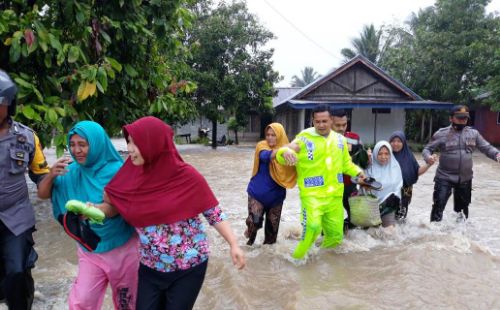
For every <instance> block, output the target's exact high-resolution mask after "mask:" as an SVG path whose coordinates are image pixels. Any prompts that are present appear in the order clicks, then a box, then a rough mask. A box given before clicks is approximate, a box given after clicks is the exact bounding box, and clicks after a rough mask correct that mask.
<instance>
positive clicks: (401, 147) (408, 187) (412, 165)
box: [389, 131, 435, 220]
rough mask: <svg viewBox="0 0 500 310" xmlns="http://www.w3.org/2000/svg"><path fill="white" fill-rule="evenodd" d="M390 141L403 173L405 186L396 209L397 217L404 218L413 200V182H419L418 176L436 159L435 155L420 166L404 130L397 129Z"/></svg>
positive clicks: (398, 218)
mask: <svg viewBox="0 0 500 310" xmlns="http://www.w3.org/2000/svg"><path fill="white" fill-rule="evenodd" d="M389 143H390V144H391V147H392V154H394V157H395V158H396V160H397V161H398V163H399V166H400V167H401V173H402V174H403V187H402V188H401V204H400V206H399V209H398V210H396V219H397V220H404V219H405V218H406V215H407V214H408V205H409V204H410V202H411V197H412V194H413V184H415V183H417V180H418V176H419V175H422V174H423V173H425V172H426V171H427V170H428V169H429V168H430V166H432V164H433V163H434V161H435V157H432V160H430V161H429V164H425V165H423V166H420V165H419V164H418V162H417V160H416V159H415V156H414V155H413V153H412V151H411V150H410V147H409V146H408V143H407V142H406V136H405V134H404V133H403V132H402V131H395V132H394V133H393V134H392V135H391V137H390V138H389Z"/></svg>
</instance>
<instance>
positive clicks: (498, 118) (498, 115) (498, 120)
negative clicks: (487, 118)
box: [497, 112, 500, 125]
mask: <svg viewBox="0 0 500 310" xmlns="http://www.w3.org/2000/svg"><path fill="white" fill-rule="evenodd" d="M497 125H500V112H497Z"/></svg>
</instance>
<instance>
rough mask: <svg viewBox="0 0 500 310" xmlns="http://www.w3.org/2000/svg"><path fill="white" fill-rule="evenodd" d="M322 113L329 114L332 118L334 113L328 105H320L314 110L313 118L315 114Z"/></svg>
mask: <svg viewBox="0 0 500 310" xmlns="http://www.w3.org/2000/svg"><path fill="white" fill-rule="evenodd" d="M321 112H328V114H329V115H330V116H332V111H331V110H330V107H329V106H328V105H326V104H320V105H317V106H315V107H314V108H313V109H312V113H311V116H312V118H314V114H315V113H321Z"/></svg>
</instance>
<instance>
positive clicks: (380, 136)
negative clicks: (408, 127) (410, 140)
mask: <svg viewBox="0 0 500 310" xmlns="http://www.w3.org/2000/svg"><path fill="white" fill-rule="evenodd" d="M405 118H406V113H405V110H404V109H391V113H389V114H377V130H376V141H375V137H374V136H375V114H374V113H372V109H370V108H364V109H360V108H355V109H353V110H352V118H351V131H353V132H356V133H357V134H359V136H360V137H361V141H363V143H365V144H367V143H368V144H374V143H376V142H378V141H380V140H387V139H389V137H390V135H391V134H392V133H393V132H394V131H396V130H402V131H404V128H405Z"/></svg>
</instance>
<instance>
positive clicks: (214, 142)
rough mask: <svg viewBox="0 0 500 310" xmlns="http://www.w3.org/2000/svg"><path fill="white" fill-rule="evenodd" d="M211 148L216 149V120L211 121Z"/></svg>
mask: <svg viewBox="0 0 500 310" xmlns="http://www.w3.org/2000/svg"><path fill="white" fill-rule="evenodd" d="M212 148H213V149H214V150H215V149H216V148H217V120H215V121H214V120H212Z"/></svg>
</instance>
